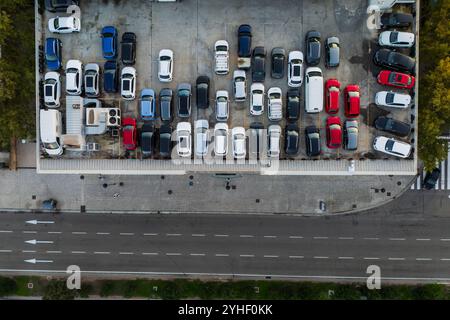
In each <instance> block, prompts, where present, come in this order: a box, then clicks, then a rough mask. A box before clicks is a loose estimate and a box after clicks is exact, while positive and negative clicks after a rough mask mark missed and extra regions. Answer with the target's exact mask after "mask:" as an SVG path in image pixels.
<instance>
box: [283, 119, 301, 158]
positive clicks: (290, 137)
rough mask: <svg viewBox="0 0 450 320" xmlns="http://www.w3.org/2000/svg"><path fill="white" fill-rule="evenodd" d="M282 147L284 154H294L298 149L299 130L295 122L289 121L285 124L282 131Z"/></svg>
mask: <svg viewBox="0 0 450 320" xmlns="http://www.w3.org/2000/svg"><path fill="white" fill-rule="evenodd" d="M284 138H285V142H284V147H285V152H286V155H288V156H296V155H297V154H298V149H299V140H300V132H299V128H298V126H297V125H296V124H294V123H290V124H288V125H287V126H286V129H285V133H284Z"/></svg>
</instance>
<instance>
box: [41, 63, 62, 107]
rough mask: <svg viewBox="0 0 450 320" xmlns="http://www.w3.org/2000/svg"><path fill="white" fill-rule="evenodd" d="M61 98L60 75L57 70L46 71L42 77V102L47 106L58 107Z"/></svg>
mask: <svg viewBox="0 0 450 320" xmlns="http://www.w3.org/2000/svg"><path fill="white" fill-rule="evenodd" d="M60 98H61V76H60V75H59V73H58V72H54V71H51V72H47V73H46V74H45V77H44V103H45V105H46V106H47V107H49V108H58V107H59V105H60V102H59V99H60Z"/></svg>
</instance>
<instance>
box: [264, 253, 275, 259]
mask: <svg viewBox="0 0 450 320" xmlns="http://www.w3.org/2000/svg"><path fill="white" fill-rule="evenodd" d="M264 258H278V256H276V255H271V254H265V255H264Z"/></svg>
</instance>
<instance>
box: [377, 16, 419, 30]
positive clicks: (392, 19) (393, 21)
mask: <svg viewBox="0 0 450 320" xmlns="http://www.w3.org/2000/svg"><path fill="white" fill-rule="evenodd" d="M380 20H381V21H380V22H381V27H382V28H406V27H409V26H410V25H412V24H413V21H414V18H413V16H412V14H409V13H384V14H383V15H382V16H381V19H380Z"/></svg>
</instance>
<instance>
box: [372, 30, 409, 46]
mask: <svg viewBox="0 0 450 320" xmlns="http://www.w3.org/2000/svg"><path fill="white" fill-rule="evenodd" d="M378 43H379V44H380V46H387V47H396V48H411V47H412V46H413V45H414V33H411V32H399V31H383V32H382V33H380V36H379V37H378Z"/></svg>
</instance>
